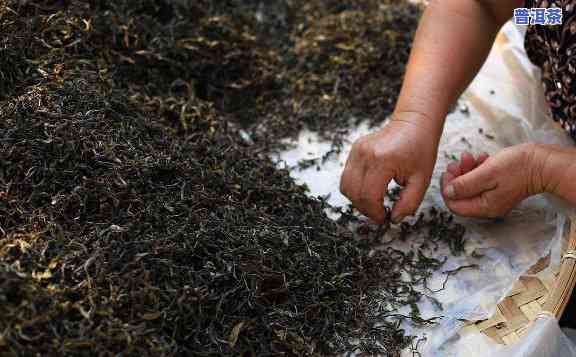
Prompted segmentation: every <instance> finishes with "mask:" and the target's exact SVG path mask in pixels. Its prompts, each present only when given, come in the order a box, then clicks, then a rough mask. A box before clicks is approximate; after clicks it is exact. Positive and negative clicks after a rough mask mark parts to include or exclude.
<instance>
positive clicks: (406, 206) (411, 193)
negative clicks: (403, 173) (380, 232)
mask: <svg viewBox="0 0 576 357" xmlns="http://www.w3.org/2000/svg"><path fill="white" fill-rule="evenodd" d="M427 187H428V183H427V181H426V180H425V179H422V178H414V179H409V180H408V182H407V185H406V187H405V188H404V190H402V192H401V193H400V199H399V200H398V201H397V202H396V203H395V204H394V208H393V209H392V221H393V222H394V223H398V222H400V221H402V219H403V218H404V217H406V216H411V215H413V214H414V213H415V212H416V210H417V209H418V207H419V206H420V203H421V202H422V199H423V198H424V193H426V188H427Z"/></svg>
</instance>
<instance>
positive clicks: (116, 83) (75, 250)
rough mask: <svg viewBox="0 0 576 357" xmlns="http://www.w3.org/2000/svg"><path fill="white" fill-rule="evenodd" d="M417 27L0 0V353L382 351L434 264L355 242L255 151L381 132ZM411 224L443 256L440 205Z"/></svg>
mask: <svg viewBox="0 0 576 357" xmlns="http://www.w3.org/2000/svg"><path fill="white" fill-rule="evenodd" d="M418 13H419V11H418V9H417V8H416V7H414V6H413V5H407V4H405V3H403V2H401V3H398V2H396V1H394V2H393V1H385V0H382V1H375V0H370V1H349V2H346V3H345V4H342V3H341V2H336V1H324V0H316V1H303V0H302V1H297V0H282V1H280V0H277V1H270V2H268V1H266V2H264V1H248V0H246V1H240V0H227V1H224V0H220V1H213V0H199V1H184V0H180V1H170V2H169V1H162V0H135V1H128V0H119V1H34V0H28V1H17V0H0V32H1V33H2V34H3V36H2V38H1V39H0V41H1V42H0V44H1V45H0V100H1V102H0V316H1V318H0V355H2V356H32V355H62V356H67V355H75V356H76V355H80V356H82V355H86V356H92V355H124V356H136V355H139V356H190V355H194V356H221V355H255V356H266V355H333V354H335V353H338V352H346V351H351V350H355V349H358V350H361V351H364V352H368V353H379V354H381V355H385V356H398V355H399V353H400V351H401V350H402V349H404V348H406V347H408V346H409V345H410V344H411V342H412V340H413V339H412V338H411V337H410V336H406V335H405V334H404V332H403V331H402V330H401V329H400V328H399V324H400V321H402V320H403V319H406V318H408V319H411V320H412V321H413V322H414V323H418V324H428V323H433V320H423V319H422V318H421V317H420V315H419V314H418V311H417V308H413V309H412V314H411V315H410V316H399V315H398V314H397V310H398V308H400V307H402V306H413V307H415V304H416V302H417V301H419V299H420V298H421V297H422V293H421V292H419V291H421V290H419V289H418V287H419V286H420V287H421V286H424V285H425V283H426V279H427V278H428V277H430V275H431V274H432V272H433V271H435V270H437V269H439V267H440V266H441V265H442V261H439V260H437V259H434V258H432V256H433V254H432V251H433V249H431V248H427V247H425V246H422V247H421V248H419V249H415V250H414V252H413V253H410V254H405V253H402V252H400V251H398V250H395V249H393V248H386V249H373V247H372V246H371V245H372V244H373V242H372V240H370V239H357V237H356V235H355V234H353V233H352V232H351V231H350V230H349V229H348V225H347V224H344V223H337V222H334V221H332V220H330V219H328V218H327V216H326V215H325V214H324V210H325V208H326V203H325V202H323V201H322V200H320V199H313V198H310V197H308V196H307V195H306V189H305V187H303V186H299V185H296V184H295V183H294V181H293V180H292V179H291V178H290V176H289V173H288V172H287V171H286V170H280V169H278V168H277V167H276V166H275V165H274V163H273V162H271V161H270V160H269V159H268V158H267V155H266V154H268V153H270V151H271V150H274V149H276V148H278V147H279V146H278V145H279V143H280V139H281V138H284V137H287V136H290V135H293V134H294V133H295V132H297V131H298V130H299V129H300V128H302V127H303V126H304V125H309V126H311V127H312V128H315V129H317V130H321V131H323V134H325V135H326V136H327V137H330V135H333V134H334V133H337V132H338V131H339V130H343V129H345V125H344V124H343V123H344V119H345V118H347V117H349V116H350V115H351V114H355V115H358V116H365V117H372V118H374V120H381V119H383V118H384V116H385V114H386V113H387V112H389V111H390V108H391V103H392V102H393V99H392V98H394V95H397V91H398V86H399V83H400V81H401V75H402V69H403V65H404V63H405V61H406V55H407V53H408V51H409V43H410V39H411V36H412V34H413V31H414V28H415V24H416V20H417V17H418ZM382 94H385V96H382ZM295 114H297V115H295ZM373 114H374V115H373ZM376 114H377V115H376ZM335 118H336V120H333V119H335ZM349 220H352V218H349ZM371 229H372V228H371V227H368V228H365V229H363V230H359V232H363V233H361V234H360V235H361V236H362V235H371V234H373V232H372V231H371ZM411 230H418V232H420V233H421V232H422V231H423V230H428V234H429V236H431V237H434V239H433V241H434V242H435V244H436V243H438V244H449V245H450V246H451V247H453V248H454V252H455V253H456V254H458V253H460V252H461V251H462V247H463V242H462V236H463V229H462V227H460V226H458V225H456V224H454V223H453V222H451V221H450V220H449V219H447V218H446V217H445V216H442V215H439V214H438V213H437V212H432V213H431V214H430V215H428V216H426V217H423V218H422V219H421V220H420V221H418V222H417V223H415V224H414V225H405V226H403V228H402V229H401V230H400V231H401V232H403V233H401V235H402V236H401V237H400V238H401V239H410V238H409V237H407V235H409V233H410V231H411ZM406 272H409V275H410V278H409V279H406V278H405V275H406V274H405V273H406Z"/></svg>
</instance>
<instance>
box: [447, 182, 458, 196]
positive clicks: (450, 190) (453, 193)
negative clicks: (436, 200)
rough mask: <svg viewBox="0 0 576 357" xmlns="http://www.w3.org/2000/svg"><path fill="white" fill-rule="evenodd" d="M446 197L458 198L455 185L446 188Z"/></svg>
mask: <svg viewBox="0 0 576 357" xmlns="http://www.w3.org/2000/svg"><path fill="white" fill-rule="evenodd" d="M445 194H446V197H448V198H454V197H456V191H455V190H454V185H448V187H446V192H445Z"/></svg>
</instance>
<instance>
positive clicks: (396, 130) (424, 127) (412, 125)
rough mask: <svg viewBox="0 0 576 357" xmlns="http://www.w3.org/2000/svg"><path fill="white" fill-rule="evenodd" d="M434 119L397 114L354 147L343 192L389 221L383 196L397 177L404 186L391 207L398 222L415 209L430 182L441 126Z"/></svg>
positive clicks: (378, 218)
mask: <svg viewBox="0 0 576 357" xmlns="http://www.w3.org/2000/svg"><path fill="white" fill-rule="evenodd" d="M435 125H437V124H436V123H434V122H432V120H431V119H429V118H426V117H423V116H420V115H418V114H415V113H398V114H395V115H394V116H393V119H391V122H390V123H389V124H388V125H386V126H385V127H384V128H383V129H381V130H379V131H378V132H375V133H373V134H370V135H367V136H365V137H362V138H360V139H359V140H358V141H356V142H355V143H354V145H353V146H352V151H351V153H350V156H349V157H348V161H347V162H346V167H345V169H344V173H343V174H342V178H341V181H340V191H341V192H342V193H343V194H344V195H345V196H346V197H348V198H349V199H350V200H351V201H352V204H353V205H354V206H355V207H356V208H357V209H358V210H359V211H360V212H362V213H363V214H365V215H366V216H368V217H369V218H371V219H372V220H374V221H375V222H377V223H385V222H386V211H385V209H384V195H385V194H386V192H387V190H388V183H389V182H390V181H391V180H392V179H394V180H395V181H396V182H397V183H398V184H400V185H402V186H404V189H403V191H402V193H401V194H400V199H399V200H398V201H397V202H396V203H395V205H394V208H393V209H392V212H391V217H392V220H393V221H394V222H399V221H400V220H402V218H404V217H406V216H408V215H412V214H414V212H415V211H416V210H417V209H418V207H419V206H420V203H421V202H422V198H423V197H424V193H425V192H426V189H427V188H428V185H429V184H430V179H431V176H432V170H433V169H434V164H435V163H436V154H437V152H438V141H439V137H440V132H439V131H440V130H441V129H438V128H436V127H435Z"/></svg>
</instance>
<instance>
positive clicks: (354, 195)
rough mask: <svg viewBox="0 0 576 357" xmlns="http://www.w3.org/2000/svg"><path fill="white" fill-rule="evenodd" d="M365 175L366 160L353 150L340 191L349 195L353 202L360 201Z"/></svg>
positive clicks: (343, 175)
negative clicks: (358, 156)
mask: <svg viewBox="0 0 576 357" xmlns="http://www.w3.org/2000/svg"><path fill="white" fill-rule="evenodd" d="M364 175H365V167H364V161H363V160H359V159H358V158H357V155H356V154H355V152H354V151H352V153H351V154H350V157H349V158H348V160H347V161H346V167H345V168H344V172H343V173H342V177H341V178H340V192H342V194H343V195H344V196H346V197H348V199H349V200H350V201H352V203H354V202H355V201H358V199H359V197H360V194H361V192H362V182H363V180H364Z"/></svg>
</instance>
